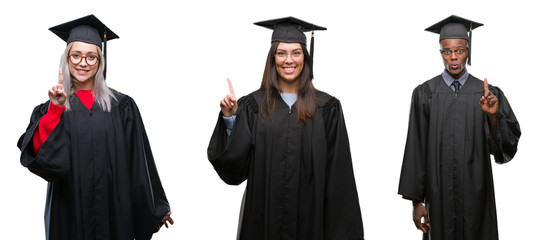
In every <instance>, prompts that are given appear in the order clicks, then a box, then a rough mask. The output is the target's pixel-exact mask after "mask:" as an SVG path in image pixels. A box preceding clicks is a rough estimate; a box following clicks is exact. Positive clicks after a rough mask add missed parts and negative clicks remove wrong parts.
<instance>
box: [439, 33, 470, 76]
mask: <svg viewBox="0 0 538 240" xmlns="http://www.w3.org/2000/svg"><path fill="white" fill-rule="evenodd" d="M468 54H469V51H468V49H467V40H465V39H443V40H441V56H442V57H443V63H444V65H445V69H446V71H447V72H448V73H449V74H450V76H452V77H453V78H454V79H459V78H460V77H461V76H463V74H465V66H466V65H467V56H468Z"/></svg>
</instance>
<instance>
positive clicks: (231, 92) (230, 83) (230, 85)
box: [226, 78, 235, 97]
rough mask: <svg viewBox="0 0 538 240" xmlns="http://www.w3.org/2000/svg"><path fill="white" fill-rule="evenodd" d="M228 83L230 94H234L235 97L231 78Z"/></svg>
mask: <svg viewBox="0 0 538 240" xmlns="http://www.w3.org/2000/svg"><path fill="white" fill-rule="evenodd" d="M226 81H228V88H229V89H230V94H232V95H233V96H234V97H235V93H234V87H233V86H232V80H230V78H226Z"/></svg>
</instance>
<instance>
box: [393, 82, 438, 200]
mask: <svg viewBox="0 0 538 240" xmlns="http://www.w3.org/2000/svg"><path fill="white" fill-rule="evenodd" d="M425 84H427V83H424V85H425ZM424 85H419V86H418V87H417V88H415V90H414V91H413V97H412V99H411V110H410V114H409V127H408V130H407V141H406V144H405V152H404V158H403V163H402V171H401V174H400V185H399V188H398V194H400V195H402V196H403V198H406V199H409V200H417V201H421V202H423V201H424V196H425V186H426V185H425V183H426V154H427V149H426V148H427V145H426V144H427V138H428V135H427V134H428V128H429V113H428V111H429V101H430V99H429V98H428V97H427V95H426V94H425V91H424V90H423V87H424Z"/></svg>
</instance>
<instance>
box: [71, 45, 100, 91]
mask: <svg viewBox="0 0 538 240" xmlns="http://www.w3.org/2000/svg"><path fill="white" fill-rule="evenodd" d="M98 51H99V49H98V48H97V46H95V45H93V44H89V43H85V42H73V46H72V47H71V50H70V51H69V56H68V58H69V59H68V61H67V62H69V72H70V73H71V76H72V77H73V78H74V80H75V81H76V82H77V85H76V86H77V88H79V89H88V88H89V89H93V81H94V79H95V74H96V73H97V69H99V62H100V60H99V54H98Z"/></svg>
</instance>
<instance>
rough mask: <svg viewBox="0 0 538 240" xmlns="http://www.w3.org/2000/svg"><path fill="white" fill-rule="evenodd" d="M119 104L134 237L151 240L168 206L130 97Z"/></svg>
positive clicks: (137, 111) (138, 115) (140, 119)
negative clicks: (129, 163) (129, 173)
mask: <svg viewBox="0 0 538 240" xmlns="http://www.w3.org/2000/svg"><path fill="white" fill-rule="evenodd" d="M126 98H127V99H126V100H124V101H123V104H120V108H122V110H123V118H124V123H125V131H126V136H127V141H128V142H127V143H126V144H129V147H128V149H130V150H129V152H130V153H129V154H130V160H131V161H132V170H131V171H132V176H131V197H132V199H133V210H134V218H135V219H134V224H135V227H134V229H135V239H151V236H152V235H153V233H154V232H156V231H157V229H158V226H160V225H162V223H161V220H162V219H163V217H164V216H165V215H166V214H167V213H168V212H169V211H170V205H169V204H168V200H167V198H166V195H165V192H164V189H163V187H162V185H161V180H160V178H159V174H158V173H157V167H156V165H155V161H154V159H153V154H152V152H151V148H150V145H149V140H148V137H147V134H146V130H145V128H144V123H143V122H142V117H141V116H140V112H139V110H138V107H137V106H136V103H135V102H134V100H133V99H131V98H129V97H126Z"/></svg>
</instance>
